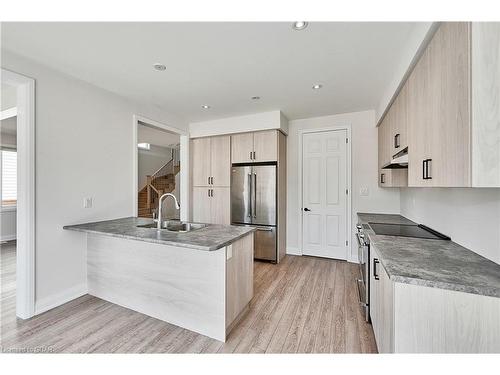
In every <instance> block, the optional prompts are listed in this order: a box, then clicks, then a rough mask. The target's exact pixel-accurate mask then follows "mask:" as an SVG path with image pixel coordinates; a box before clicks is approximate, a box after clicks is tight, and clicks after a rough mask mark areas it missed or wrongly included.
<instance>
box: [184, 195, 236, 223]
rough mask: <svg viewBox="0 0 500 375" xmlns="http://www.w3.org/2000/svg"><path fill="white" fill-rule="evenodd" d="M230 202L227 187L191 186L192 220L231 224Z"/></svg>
mask: <svg viewBox="0 0 500 375" xmlns="http://www.w3.org/2000/svg"><path fill="white" fill-rule="evenodd" d="M230 202H231V189H230V188H229V187H215V186H214V187H199V186H195V187H193V221H195V222H199V223H208V224H224V225H229V224H231V208H230Z"/></svg>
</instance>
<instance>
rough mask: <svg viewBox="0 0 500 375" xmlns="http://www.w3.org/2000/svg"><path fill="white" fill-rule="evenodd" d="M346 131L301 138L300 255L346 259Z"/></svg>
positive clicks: (310, 134)
mask: <svg viewBox="0 0 500 375" xmlns="http://www.w3.org/2000/svg"><path fill="white" fill-rule="evenodd" d="M346 139H347V131H346V130H332V131H326V132H318V133H306V134H304V135H303V136H302V254H304V255H313V256H319V257H325V258H335V259H347V245H346V239H347V234H346V228H347V192H346V188H347V145H346Z"/></svg>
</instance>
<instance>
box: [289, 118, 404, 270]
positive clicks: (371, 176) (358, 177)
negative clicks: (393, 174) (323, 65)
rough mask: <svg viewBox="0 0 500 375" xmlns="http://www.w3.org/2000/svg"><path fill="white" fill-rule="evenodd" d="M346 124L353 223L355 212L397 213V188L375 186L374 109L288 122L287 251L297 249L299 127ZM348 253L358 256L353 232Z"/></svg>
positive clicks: (376, 173) (376, 147)
mask: <svg viewBox="0 0 500 375" xmlns="http://www.w3.org/2000/svg"><path fill="white" fill-rule="evenodd" d="M345 124H349V125H351V128H352V134H351V147H352V160H351V164H352V191H351V193H352V194H351V199H352V227H353V231H354V228H355V224H356V223H357V216H356V213H357V212H381V213H399V210H400V203H399V190H398V189H387V188H386V189H381V188H379V187H378V138H377V137H378V136H377V134H378V133H377V128H376V127H375V112H374V111H363V112H355V113H345V114H340V115H333V116H324V117H315V118H308V119H302V120H294V121H290V122H289V135H288V169H287V173H288V206H287V210H288V211H287V216H288V218H287V225H288V226H287V252H289V253H300V246H299V243H298V232H299V230H300V228H299V227H298V226H299V216H298V215H299V214H301V211H300V207H301V206H300V202H301V197H299V196H298V184H299V181H300V176H299V172H298V168H299V150H298V146H299V134H298V132H299V130H301V129H320V128H325V127H330V126H338V125H345ZM362 187H367V188H368V189H369V195H368V196H360V194H359V191H360V188H362ZM350 244H351V257H350V259H351V260H353V261H356V260H357V243H356V240H355V238H354V234H352V236H351V239H350Z"/></svg>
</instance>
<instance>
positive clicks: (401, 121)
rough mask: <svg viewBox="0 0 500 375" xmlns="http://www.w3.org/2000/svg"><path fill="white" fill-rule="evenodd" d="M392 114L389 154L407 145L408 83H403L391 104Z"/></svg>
mask: <svg viewBox="0 0 500 375" xmlns="http://www.w3.org/2000/svg"><path fill="white" fill-rule="evenodd" d="M393 107H394V115H393V118H392V124H391V125H392V126H391V133H390V134H389V141H390V149H391V155H392V156H394V155H395V154H397V153H398V152H400V151H402V150H403V149H405V148H406V147H408V137H407V123H408V119H407V116H408V85H407V84H405V85H404V86H403V88H402V89H401V92H400V93H399V95H398V96H397V98H396V100H395V101H394V104H393Z"/></svg>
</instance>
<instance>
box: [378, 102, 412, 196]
mask: <svg viewBox="0 0 500 375" xmlns="http://www.w3.org/2000/svg"><path fill="white" fill-rule="evenodd" d="M394 117H395V113H394V111H393V110H389V112H387V114H386V116H385V118H384V119H383V120H382V122H381V124H380V125H379V127H378V142H379V143H378V161H379V174H378V184H379V186H380V187H404V186H408V170H407V169H382V167H383V166H384V165H386V164H388V163H389V162H390V161H391V158H392V155H393V153H392V143H391V140H392V137H391V132H392V129H393V128H394V125H393V124H394Z"/></svg>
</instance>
